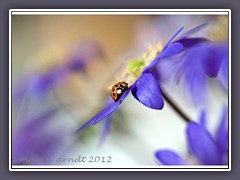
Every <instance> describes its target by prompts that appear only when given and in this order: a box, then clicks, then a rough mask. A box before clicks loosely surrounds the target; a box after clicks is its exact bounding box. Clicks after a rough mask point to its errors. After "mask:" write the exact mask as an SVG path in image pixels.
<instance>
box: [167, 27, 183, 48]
mask: <svg viewBox="0 0 240 180" xmlns="http://www.w3.org/2000/svg"><path fill="white" fill-rule="evenodd" d="M183 28H184V27H181V28H180V29H179V30H178V31H177V32H176V33H175V34H174V35H173V36H172V37H171V39H170V40H169V41H168V42H167V43H166V45H165V47H164V48H163V50H165V48H167V46H168V45H169V44H170V43H171V42H172V40H173V39H174V38H175V37H176V36H177V35H178V34H179V33H180V32H181V31H182V30H183Z"/></svg>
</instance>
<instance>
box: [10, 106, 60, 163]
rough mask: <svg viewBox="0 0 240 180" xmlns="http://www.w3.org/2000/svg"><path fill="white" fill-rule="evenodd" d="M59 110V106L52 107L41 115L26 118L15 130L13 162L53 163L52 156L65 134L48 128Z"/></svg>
mask: <svg viewBox="0 0 240 180" xmlns="http://www.w3.org/2000/svg"><path fill="white" fill-rule="evenodd" d="M58 110H59V109H57V108H56V109H51V110H49V111H48V112H46V113H44V114H41V115H40V116H37V117H34V118H32V119H30V120H26V121H25V122H24V124H22V126H21V127H19V129H17V130H16V131H15V132H14V135H13V141H12V158H13V164H46V163H51V162H50V161H51V158H52V156H53V155H54V154H55V153H56V152H57V149H58V148H60V146H62V144H63V134H62V133H59V131H57V130H56V131H51V130H49V129H48V125H49V124H48V123H49V122H50V118H52V117H53V116H54V115H55V114H56V112H57V111H58ZM31 159H33V160H31ZM34 159H37V161H34ZM46 161H47V162H46Z"/></svg>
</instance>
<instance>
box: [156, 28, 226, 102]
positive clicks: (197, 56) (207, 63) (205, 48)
mask: <svg viewBox="0 0 240 180" xmlns="http://www.w3.org/2000/svg"><path fill="white" fill-rule="evenodd" d="M204 25H205V24H204ZM202 27H204V26H203V25H200V26H198V27H196V28H194V29H193V30H190V31H189V32H187V33H185V35H184V36H182V37H181V38H180V39H178V40H176V41H175V43H181V44H182V45H183V47H184V49H183V51H182V52H181V53H179V54H177V55H174V56H171V57H168V58H165V59H164V60H162V61H161V62H160V63H159V64H158V66H157V67H156V69H157V71H158V74H159V80H160V81H162V82H164V81H165V80H168V81H169V79H170V78H173V79H174V80H175V82H176V83H177V84H179V82H180V81H182V82H183V85H184V87H186V89H187V91H188V94H190V96H191V98H192V100H193V102H194V104H195V105H198V104H199V103H201V102H205V101H206V90H207V85H208V80H209V79H210V78H216V77H217V76H218V74H219V72H221V77H222V78H221V82H222V83H223V84H224V87H226V86H227V82H228V81H227V79H228V71H227V69H228V44H227V43H226V42H212V41H210V40H208V39H205V38H199V37H197V38H188V36H189V35H190V34H192V33H195V32H197V31H198V30H200V29H201V28H202ZM200 100H201V101H200Z"/></svg>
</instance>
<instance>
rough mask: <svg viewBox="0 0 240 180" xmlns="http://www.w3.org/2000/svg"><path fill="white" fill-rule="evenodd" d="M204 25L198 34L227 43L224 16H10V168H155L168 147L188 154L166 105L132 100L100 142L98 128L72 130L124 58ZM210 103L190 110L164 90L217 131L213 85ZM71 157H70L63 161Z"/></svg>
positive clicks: (100, 100)
mask: <svg viewBox="0 0 240 180" xmlns="http://www.w3.org/2000/svg"><path fill="white" fill-rule="evenodd" d="M205 22H207V23H208V24H209V25H208V26H207V27H206V28H205V29H203V30H202V31H201V32H199V33H197V35H198V36H205V37H207V38H208V39H210V40H214V41H227V39H228V32H227V30H228V28H227V25H228V24H227V23H228V22H227V17H226V16H213V15H212V16H203V15H201V16H198V15H177V16H175V15H146V16H145V15H13V16H12V158H13V164H16V165H18V164H19V165H20V164H30V165H33V164H34V165H35V164H41V165H49V164H50V165H59V164H64V165H74V166H75V165H76V166H83V165H88V166H94V165H99V163H88V162H86V163H83V162H73V161H72V160H71V158H73V159H76V158H79V157H80V156H86V157H90V156H93V157H96V156H100V157H105V158H106V159H107V157H109V156H111V163H110V164H107V163H103V164H100V165H103V166H105V165H110V166H112V165H120V166H132V165H134V166H137V165H153V166H157V163H156V162H155V160H154V157H153V153H154V151H156V150H157V149H160V148H170V149H174V150H175V151H177V152H179V153H181V154H187V153H188V151H187V145H186V140H185V127H186V122H184V121H183V120H182V119H181V117H180V116H179V115H178V114H176V113H175V111H173V109H172V108H171V107H170V106H169V105H168V104H167V103H165V106H164V108H163V110H161V111H156V110H152V109H149V108H146V107H145V106H143V105H142V104H140V103H139V102H138V101H136V100H135V99H134V98H133V97H132V95H129V96H128V97H127V99H126V100H125V101H124V102H123V103H122V105H121V107H120V108H119V109H118V110H117V112H114V114H113V119H112V126H111V129H110V132H109V134H108V136H107V137H106V139H105V142H104V143H103V144H99V139H100V137H101V133H102V128H103V125H104V124H103V122H101V123H99V124H97V125H95V126H90V127H88V128H86V129H85V130H84V131H83V133H81V134H80V135H76V134H75V131H76V130H77V129H78V128H79V127H80V126H81V125H83V124H84V123H85V122H86V121H88V120H89V119H90V118H92V117H93V116H94V115H95V114H96V113H98V112H99V111H100V110H101V109H102V108H103V107H104V105H105V99H106V97H107V96H109V95H110V91H109V90H108V89H107V87H109V86H112V85H113V83H114V82H118V81H122V79H118V78H119V75H120V74H121V73H122V71H124V68H125V65H126V64H127V63H128V61H129V59H131V58H134V57H136V56H137V55H138V54H139V53H141V52H143V51H146V50H147V49H148V46H149V45H150V44H153V43H157V42H162V43H163V44H164V43H166V42H167V41H168V40H169V39H170V38H171V37H172V36H173V34H174V33H175V32H176V31H177V30H178V29H180V28H181V27H182V26H184V31H187V30H189V29H191V28H193V27H195V26H197V25H200V24H202V23H205ZM211 87H212V88H213V90H210V91H209V92H208V93H209V96H208V97H210V98H209V102H208V103H207V104H204V105H201V106H197V107H196V106H194V105H193V104H192V103H190V102H189V101H188V100H187V99H186V98H185V97H184V96H182V94H181V93H179V92H180V90H179V89H178V88H176V87H174V86H172V85H166V89H167V90H168V92H169V94H171V95H173V96H172V98H173V99H174V100H175V101H176V103H177V104H178V105H179V106H180V107H181V108H182V109H183V110H184V111H185V112H187V114H188V115H189V116H190V117H191V118H192V120H196V121H197V119H198V116H199V112H200V110H202V109H207V110H209V112H210V113H209V114H208V124H209V127H210V129H211V131H213V132H214V131H215V129H216V126H217V123H218V122H217V120H218V119H219V116H220V114H221V109H222V105H223V104H226V103H227V102H228V98H227V95H226V93H225V92H224V91H222V90H221V88H217V87H215V86H211ZM68 158H69V159H68Z"/></svg>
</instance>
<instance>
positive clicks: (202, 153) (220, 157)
mask: <svg viewBox="0 0 240 180" xmlns="http://www.w3.org/2000/svg"><path fill="white" fill-rule="evenodd" d="M227 120H228V115H227V108H226V107H224V110H223V112H222V116H221V119H220V124H219V126H218V129H217V132H216V135H215V136H212V135H211V134H210V133H209V132H208V130H207V129H206V117H205V111H203V112H202V113H201V116H200V124H197V123H195V122H191V123H189V124H188V125H187V128H186V136H187V144H188V149H189V152H190V154H191V156H192V157H193V159H194V160H195V161H196V162H195V163H197V164H202V165H224V164H227V161H228V160H227V155H228V126H227ZM155 157H156V159H157V161H158V163H159V164H163V165H186V164H190V161H189V160H188V159H187V158H186V157H183V156H181V155H179V154H177V153H176V152H174V151H172V150H168V149H164V150H158V151H156V152H155Z"/></svg>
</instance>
